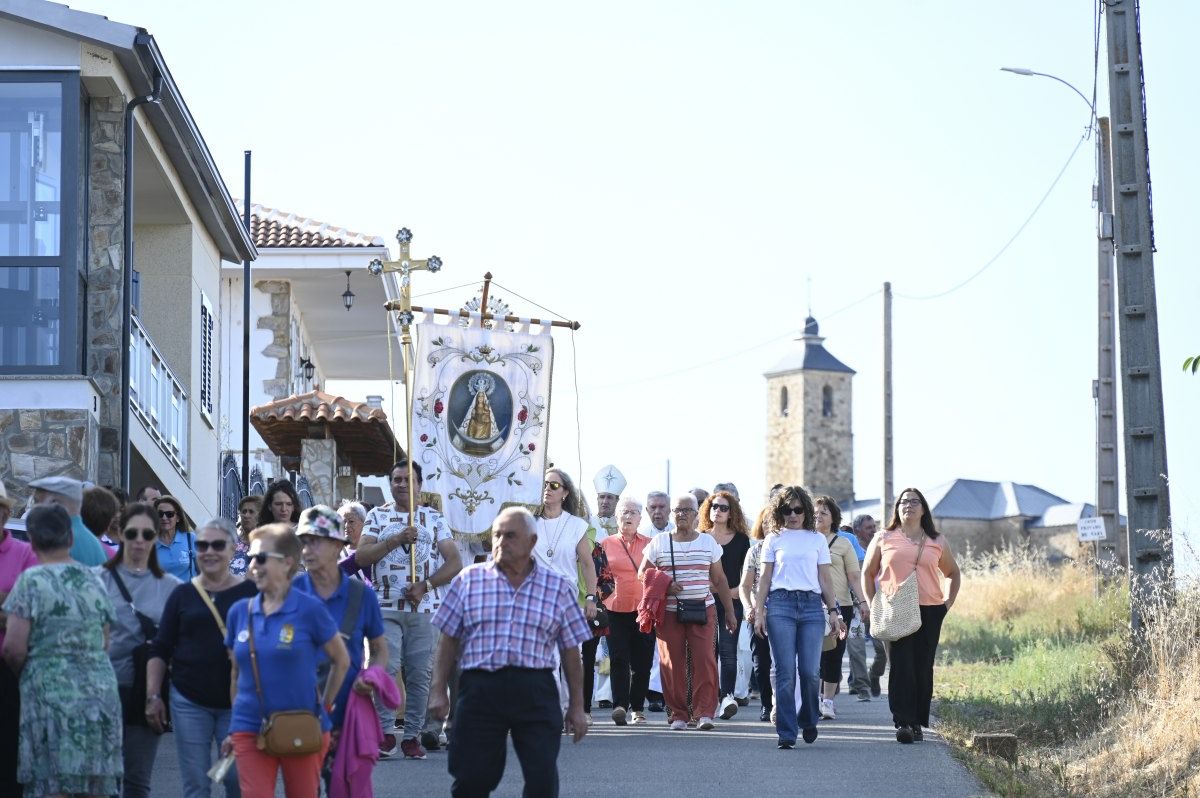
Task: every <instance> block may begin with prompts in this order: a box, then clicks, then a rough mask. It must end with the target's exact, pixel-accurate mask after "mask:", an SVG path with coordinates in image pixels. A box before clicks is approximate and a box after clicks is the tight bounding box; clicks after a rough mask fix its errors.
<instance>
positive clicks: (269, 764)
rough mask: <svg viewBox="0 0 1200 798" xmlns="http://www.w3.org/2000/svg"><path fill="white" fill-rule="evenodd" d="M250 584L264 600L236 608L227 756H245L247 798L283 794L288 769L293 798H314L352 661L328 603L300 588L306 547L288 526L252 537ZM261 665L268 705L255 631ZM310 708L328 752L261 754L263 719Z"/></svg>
mask: <svg viewBox="0 0 1200 798" xmlns="http://www.w3.org/2000/svg"><path fill="white" fill-rule="evenodd" d="M249 555H250V568H249V572H248V573H249V575H250V578H251V579H253V580H254V582H255V584H256V585H257V587H258V590H259V595H258V596H257V597H255V598H252V599H246V600H243V601H239V602H238V603H236V604H234V605H233V606H232V607H231V608H230V609H229V617H228V621H227V624H226V626H227V628H228V630H229V631H228V634H227V635H226V638H225V647H226V648H227V649H229V650H230V653H231V654H232V661H233V668H232V677H233V682H234V684H236V685H237V687H236V692H235V695H234V700H233V716H232V719H231V721H230V724H229V737H228V738H226V741H225V744H224V745H223V746H222V752H223V753H228V752H229V751H230V750H232V751H233V753H234V755H235V756H236V757H237V767H238V782H239V784H240V785H241V789H242V795H243V796H246V798H255V796H270V795H274V794H275V782H276V780H277V778H278V775H279V771H280V770H282V771H283V785H284V794H285V795H286V796H287V798H301V797H303V798H312V796H314V795H316V794H317V788H318V785H319V782H320V771H321V761H322V760H323V759H324V756H325V751H326V749H328V747H329V729H330V721H329V714H330V713H331V712H332V711H333V709H334V702H335V699H336V697H337V695H338V691H339V690H340V689H341V686H342V681H343V680H344V679H345V677H346V672H347V670H348V669H349V667H350V655H349V653H348V652H347V650H346V645H345V643H343V642H342V638H341V635H339V634H338V630H337V626H336V625H335V624H334V622H333V619H332V618H331V617H330V616H329V613H328V612H327V611H326V610H325V606H324V604H323V603H322V602H321V600H320V599H317V598H315V597H313V596H311V595H308V594H306V593H304V592H302V591H300V590H292V589H291V588H292V577H293V576H295V574H296V572H297V570H298V569H299V567H300V558H301V548H300V541H299V540H298V539H297V538H296V535H295V534H294V533H293V532H292V531H291V529H290V528H289V527H288V526H286V525H283V524H270V525H268V526H265V527H259V528H258V529H256V530H254V531H253V532H252V533H250V552H249ZM251 623H252V624H253V625H254V627H253V631H254V648H255V652H256V655H257V660H258V672H259V689H261V691H262V700H261V702H260V700H259V695H258V689H256V687H255V679H254V669H253V667H252V665H251V662H250V631H249V629H248V626H247V625H248V624H251ZM321 651H324V652H325V654H326V656H328V657H329V660H330V662H331V667H330V670H329V678H328V680H327V681H326V683H325V690H324V693H323V695H321V696H318V695H317V664H318V659H319V652H321ZM296 710H306V711H311V712H313V713H315V714H317V715H318V716H319V718H320V720H321V729H322V731H324V735H323V736H324V743H323V745H322V747H321V750H319V751H316V752H314V753H312V754H307V755H303V756H287V757H277V756H272V755H270V754H268V753H266V752H264V751H260V750H258V747H257V745H256V740H257V737H258V731H259V729H260V728H261V726H262V722H263V719H264V718H266V717H268V716H270V715H271V713H273V712H286V711H296Z"/></svg>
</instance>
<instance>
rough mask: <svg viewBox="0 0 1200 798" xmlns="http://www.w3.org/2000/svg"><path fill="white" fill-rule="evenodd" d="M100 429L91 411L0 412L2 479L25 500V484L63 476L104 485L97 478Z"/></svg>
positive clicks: (0, 471) (10, 492) (10, 493)
mask: <svg viewBox="0 0 1200 798" xmlns="http://www.w3.org/2000/svg"><path fill="white" fill-rule="evenodd" d="M97 437H98V426H97V424H96V421H95V419H94V418H93V417H92V414H91V413H90V412H89V411H87V410H0V477H3V479H4V484H5V487H6V488H7V489H8V494H9V496H13V497H15V498H16V499H17V500H18V502H23V501H24V500H25V498H26V497H27V496H28V495H29V494H30V492H31V491H30V490H29V489H28V488H27V487H26V485H27V484H28V483H29V482H30V481H31V480H34V479H38V478H40V477H45V476H56V475H59V474H62V475H65V476H69V477H73V478H74V479H79V480H90V481H92V482H99V483H100V484H111V483H105V482H103V481H102V480H101V479H99V478H98V474H97V457H96V452H97Z"/></svg>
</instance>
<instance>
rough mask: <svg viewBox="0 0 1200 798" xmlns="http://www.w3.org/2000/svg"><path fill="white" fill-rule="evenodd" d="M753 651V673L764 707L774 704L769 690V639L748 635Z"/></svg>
mask: <svg viewBox="0 0 1200 798" xmlns="http://www.w3.org/2000/svg"><path fill="white" fill-rule="evenodd" d="M750 645H751V646H752V647H753V651H754V674H755V678H756V679H757V680H758V694H759V696H760V697H761V699H762V705H763V707H765V708H766V709H768V710H769V709H770V708H771V707H773V706H775V694H774V692H773V691H772V690H771V641H770V640H769V639H768V638H767V636H766V635H762V636H761V637H760V636H759V635H758V634H752V635H750Z"/></svg>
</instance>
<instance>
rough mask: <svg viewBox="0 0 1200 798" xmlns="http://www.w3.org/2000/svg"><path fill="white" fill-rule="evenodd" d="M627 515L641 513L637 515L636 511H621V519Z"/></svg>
mask: <svg viewBox="0 0 1200 798" xmlns="http://www.w3.org/2000/svg"><path fill="white" fill-rule="evenodd" d="M627 515H641V513H639V512H638V511H637V510H622V511H621V517H622V518H624V517H625V516H627Z"/></svg>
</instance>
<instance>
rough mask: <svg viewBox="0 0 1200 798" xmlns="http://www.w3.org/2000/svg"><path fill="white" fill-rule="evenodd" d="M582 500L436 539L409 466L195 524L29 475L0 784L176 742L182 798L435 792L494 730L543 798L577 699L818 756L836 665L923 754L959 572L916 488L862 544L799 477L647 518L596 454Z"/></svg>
mask: <svg viewBox="0 0 1200 798" xmlns="http://www.w3.org/2000/svg"><path fill="white" fill-rule="evenodd" d="M593 485H594V487H595V497H596V507H597V510H596V513H595V514H593V513H591V511H590V510H589V506H588V501H587V499H586V497H585V496H584V494H583V492H582V491H581V490H580V489H579V488H578V486H577V485H576V483H575V481H574V480H573V479H572V477H571V475H570V474H568V473H567V472H565V471H563V470H562V469H559V468H552V469H551V470H549V471H548V472H547V473H546V474H545V478H544V483H543V495H542V505H541V507H540V508H539V510H538V512H537V513H536V514H530V513H529V512H528V511H525V510H522V509H517V508H509V509H507V510H505V511H503V512H502V513H501V514H500V515H499V516H498V517H497V519H496V520H495V522H494V523H493V527H492V530H491V535H490V541H489V540H487V539H482V540H476V539H473V538H471V537H469V536H457V535H455V534H453V533H452V532H451V531H450V530H449V529H448V528H447V527H446V525H445V523H444V521H443V519H442V516H441V513H440V512H439V510H440V508H439V507H438V506H437V500H436V499H435V498H432V497H428V496H425V497H422V493H421V468H420V466H419V464H417V463H411V464H410V463H408V462H400V463H397V464H396V465H395V466H394V467H393V469H392V471H391V474H390V488H391V499H392V501H390V502H388V503H386V504H383V505H381V506H378V507H373V508H369V507H366V506H364V505H363V504H360V503H358V502H353V501H346V502H343V503H342V504H341V506H339V507H338V508H337V509H336V510H335V509H333V508H331V507H327V506H323V505H317V506H315V507H309V508H307V509H301V502H300V499H299V497H298V496H297V494H296V492H295V490H294V489H293V488H292V486H291V484H290V483H288V482H287V481H277V482H274V483H272V484H271V485H270V486H269V487H268V489H267V490H266V493H265V495H264V496H261V497H260V496H248V497H246V498H244V499H243V500H242V501H241V503H240V504H239V506H238V520H237V522H236V523H231V522H230V521H229V520H226V519H224V518H214V519H210V520H207V521H205V522H204V523H202V524H200V525H199V526H195V527H193V526H191V525H190V524H189V519H187V517H186V515H185V513H184V509H183V507H182V505H181V503H180V502H179V501H178V500H177V499H176V498H174V497H172V496H169V495H164V494H162V493H161V492H160V491H158V490H156V489H154V488H144V489H142V490H140V491H138V493H137V494H136V495H135V496H134V498H133V499H131V500H126V497H124V496H123V495H120V493H119V492H118V491H110V490H107V489H104V488H100V487H95V486H85V485H83V484H82V483H79V482H77V481H75V480H71V479H68V478H66V477H48V478H43V479H41V480H35V481H34V482H31V483H29V485H28V488H29V489H30V490H31V491H32V493H31V496H30V501H29V506H28V507H27V508H26V511H25V513H24V519H23V521H24V524H23V526H24V530H25V532H24V535H23V536H24V538H25V539H19V538H18V536H17V535H16V534H14V533H13V532H11V531H6V530H5V526H6V524H8V521H9V519H10V517H11V516H12V513H13V510H14V506H13V505H14V502H13V501H12V500H11V499H9V498H8V495H7V493H6V491H5V489H4V486H3V484H2V483H0V603H2V609H3V612H2V613H0V646H2V651H3V657H4V664H0V748H2V750H0V792H2V793H3V794H4V795H14V796H19V795H22V791H24V795H26V796H45V795H96V796H111V795H118V794H120V795H122V796H126V797H127V798H134V797H135V796H147V795H149V794H150V784H151V774H152V772H153V767H154V762H155V757H156V753H157V749H158V745H159V742H160V740H161V736H162V734H163V733H164V732H167V731H172V732H173V733H174V735H173V736H174V740H175V745H176V747H177V750H178V754H179V757H178V758H179V763H180V779H181V788H182V790H183V794H184V795H186V796H188V798H194V797H195V796H207V795H209V794H210V789H211V785H212V784H213V782H218V783H220V784H221V785H223V788H224V793H225V795H226V796H239V795H245V796H267V795H273V794H274V789H275V784H276V781H277V779H278V778H279V777H280V775H282V778H283V781H284V785H285V792H286V794H287V795H288V796H304V798H309V796H313V795H315V794H317V793H318V791H319V790H320V789H322V788H323V789H324V790H325V791H326V794H328V795H335V796H341V795H355V794H361V793H360V792H356V790H361V788H362V786H363V785H364V784H366V785H369V784H370V779H371V773H372V768H373V766H374V764H375V762H376V761H377V760H378V759H381V758H382V759H387V758H391V757H403V758H405V759H416V760H420V759H425V758H426V757H427V754H428V751H429V750H432V749H438V748H443V747H446V748H447V749H448V751H449V759H448V767H449V770H450V773H451V775H452V776H453V778H454V788H453V792H454V794H455V795H463V796H466V795H487V794H489V793H490V792H491V790H493V789H494V788H495V787H496V785H498V783H499V781H500V778H501V777H502V775H503V769H504V751H505V747H506V744H507V743H506V741H507V739H508V737H509V736H510V735H511V737H512V739H513V744H514V747H515V748H516V751H517V755H518V758H519V759H520V762H521V766H522V770H523V772H524V775H525V779H526V784H527V787H529V786H532V787H533V788H534V791H533V793H531V794H539V795H543V794H544V795H551V794H557V789H558V787H557V785H558V777H557V769H556V760H557V755H558V750H559V744H560V740H561V737H562V734H563V733H564V732H565V733H568V734H570V735H572V736H573V738H574V740H575V741H576V742H578V741H579V740H580V739H582V738H583V737H584V735H585V734H586V733H587V728H588V727H589V726H590V725H591V724H592V723H593V722H594V717H593V714H592V709H593V703H595V704H597V705H598V706H599V707H602V708H603V709H606V710H609V711H610V715H609V717H610V719H611V721H612V722H613V723H614V724H616V725H618V726H626V725H635V726H637V725H645V724H647V723H648V722H649V721H648V713H657V712H661V713H664V714H663V718H664V720H665V722H666V723H667V724H668V725H669V728H670V729H671V730H675V731H686V730H688V729H691V728H694V729H697V730H699V731H708V730H711V729H713V728H715V726H716V725H717V723H718V722H719V721H720V720H728V719H730V718H732V717H734V716H735V715H736V714H737V712H738V710H739V708H741V707H744V706H747V705H748V703H749V698H750V695H751V692H752V691H757V693H758V695H759V697H760V700H761V714H760V715H759V719H760V720H761V721H762V722H767V723H772V724H773V725H774V728H775V731H776V736H777V738H778V747H779V748H780V749H784V750H786V749H791V748H793V747H794V746H795V745H796V743H797V741H798V740H800V739H802V740H803V741H804V742H805V743H813V742H814V741H815V740H816V739H817V737H818V728H819V724H820V723H821V722H822V721H835V720H836V719H837V704H836V700H837V696H838V694H839V693H840V692H841V690H842V684H843V678H842V677H843V673H842V662H843V659H844V658H845V655H846V653H847V652H848V653H849V662H850V672H849V678H848V680H847V681H846V682H845V684H846V685H847V686H848V690H847V693H848V697H852V698H854V699H856V700H858V701H870V700H872V699H876V698H879V697H880V696H881V694H882V691H883V688H882V683H881V682H882V679H883V676H884V674H885V672H886V673H887V674H888V682H887V692H888V701H889V705H890V709H891V713H892V718H893V723H894V725H895V727H896V739H897V741H898V742H900V743H905V744H907V743H912V742H916V741H920V740H921V739H922V738H923V730H924V729H925V728H928V726H929V707H930V701H931V698H932V692H933V663H934V656H935V653H936V648H937V644H938V638H939V634H940V627H941V623H942V620H943V619H944V617H945V615H946V613H947V611H949V609H950V608H951V607H952V605H953V603H954V601H955V598H956V596H957V593H958V590H959V585H960V574H959V571H958V567H957V565H956V564H955V561H954V557H953V554H952V552H951V549H950V546H949V544H948V542H947V541H946V540H945V538H944V537H942V536H941V535H940V534H939V533H938V532H937V530H936V528H935V527H934V523H933V518H932V516H931V514H930V509H929V505H928V503H927V502H926V501H925V498H924V496H923V495H922V494H921V493H920V491H919V490H917V489H915V488H907V489H905V490H903V491H902V492H901V494H900V496H899V497H898V498H897V499H896V501H895V504H894V506H893V507H892V511H891V516H890V518H889V519H888V520H887V523H886V524H885V526H884V528H883V529H882V530H878V531H877V524H876V521H875V519H873V518H871V517H870V516H867V515H859V516H857V517H855V518H854V519H853V520H852V521H851V523H850V524H848V525H845V526H843V525H842V511H841V508H840V507H839V506H838V503H837V501H835V500H834V499H833V498H832V497H829V496H824V495H811V494H810V493H809V492H808V491H806V490H805V489H804V488H803V487H801V486H784V485H778V486H775V488H773V489H772V491H771V495H770V497H769V499H768V501H767V503H766V505H765V506H764V507H763V508H761V510H760V511H759V512H757V514H754V513H748V512H747V511H746V510H745V509H744V508H743V505H742V503H741V500H740V498H739V495H738V492H737V489H736V487H735V486H734V485H732V484H731V483H722V484H718V485H717V486H715V487H714V489H713V490H712V492H711V493H710V492H708V491H705V490H702V489H694V490H693V491H689V492H687V493H684V494H681V495H679V496H675V497H671V496H669V495H667V494H666V493H663V492H658V491H655V492H651V493H650V494H649V495H648V496H647V497H646V500H645V504H644V505H643V504H642V502H641V501H639V499H638V498H635V497H633V496H631V495H628V494H626V493H625V487H626V481H625V478H624V476H623V475H621V473H620V471H619V470H617V469H616V467H614V466H606V467H605V468H603V469H601V470H600V472H599V473H597V474H596V476H595V479H594V480H593ZM752 519H753V520H752ZM489 543H490V546H488V544H489ZM911 580H915V583H916V589H917V590H916V592H917V595H918V603H919V614H920V627H919V629H918V630H917V631H915V632H913V633H911V634H909V635H907V636H905V637H901V638H898V639H894V640H891V641H890V642H888V643H886V644H885V643H884V641H883V640H881V639H879V638H877V637H872V636H871V634H870V605H871V602H872V600H874V599H875V598H876V594H877V592H882V596H887V597H891V596H893V595H895V594H896V591H897V590H898V589H899V588H900V586H901V585H902V584H904V583H905V582H906V581H911ZM868 647H870V649H871V652H872V653H873V657H872V659H871V661H870V663H868V657H867V654H868ZM598 660H599V661H600V662H599V663H598ZM889 663H890V668H889V667H888V665H889ZM885 669H886V670H885ZM529 696H536V700H533V701H530V700H527V699H528V697H529ZM117 740H119V741H120V745H119V746H114V744H113V743H114V741H117ZM50 741H54V743H53V744H51V742H50ZM64 741H65V742H66V744H64Z"/></svg>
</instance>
